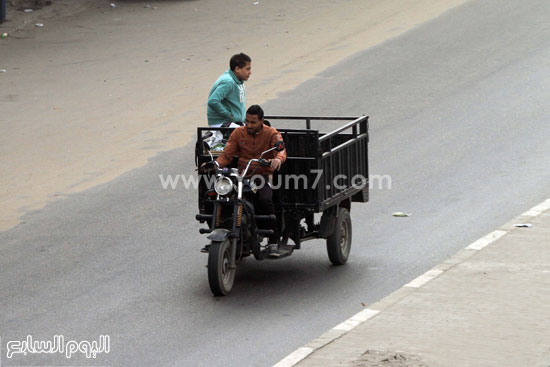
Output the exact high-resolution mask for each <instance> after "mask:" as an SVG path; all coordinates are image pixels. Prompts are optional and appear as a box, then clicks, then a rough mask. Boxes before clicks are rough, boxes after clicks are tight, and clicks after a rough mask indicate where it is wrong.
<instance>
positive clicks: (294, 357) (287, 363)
mask: <svg viewBox="0 0 550 367" xmlns="http://www.w3.org/2000/svg"><path fill="white" fill-rule="evenodd" d="M311 353H313V348H310V347H301V348H298V349H296V350H295V351H294V352H292V353H290V354H289V355H288V356H286V357H285V358H284V359H282V360H281V361H279V363H277V364H276V365H273V367H291V366H294V365H295V364H296V363H298V362H300V361H301V360H303V359H304V358H306V357H307V356H309V355H310V354H311Z"/></svg>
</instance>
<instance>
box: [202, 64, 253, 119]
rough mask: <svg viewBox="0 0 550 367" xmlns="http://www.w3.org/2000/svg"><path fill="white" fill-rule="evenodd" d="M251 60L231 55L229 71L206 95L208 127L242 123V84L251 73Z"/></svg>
mask: <svg viewBox="0 0 550 367" xmlns="http://www.w3.org/2000/svg"><path fill="white" fill-rule="evenodd" d="M251 62H252V60H251V59H250V57H249V56H248V55H246V54H243V53H240V54H237V55H233V57H231V60H230V61H229V70H227V71H226V72H225V73H223V74H222V75H221V76H220V77H219V78H218V80H216V82H215V83H214V85H213V86H212V89H210V94H209V95H208V108H207V117H208V125H220V124H222V123H224V122H228V121H229V122H238V123H241V124H242V123H243V122H244V118H245V103H246V91H245V88H244V82H245V81H247V80H248V78H249V77H250V74H251V73H252V71H251V70H252V66H251Z"/></svg>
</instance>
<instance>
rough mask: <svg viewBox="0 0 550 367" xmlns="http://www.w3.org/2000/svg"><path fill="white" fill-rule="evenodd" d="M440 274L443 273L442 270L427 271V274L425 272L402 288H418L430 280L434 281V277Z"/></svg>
mask: <svg viewBox="0 0 550 367" xmlns="http://www.w3.org/2000/svg"><path fill="white" fill-rule="evenodd" d="M441 273H443V270H439V269H432V270H428V271H427V272H425V273H424V274H422V275H421V276H419V277H418V278H416V279H414V280H412V281H411V282H409V283H407V284H405V285H404V287H409V288H420V287H422V286H423V285H424V284H426V283H428V282H429V281H430V280H432V279H434V278H435V277H437V276H438V275H439V274H441Z"/></svg>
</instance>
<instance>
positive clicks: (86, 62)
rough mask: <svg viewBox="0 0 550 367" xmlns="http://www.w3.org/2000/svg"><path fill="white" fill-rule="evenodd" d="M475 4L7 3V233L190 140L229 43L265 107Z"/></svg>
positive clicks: (3, 217)
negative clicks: (15, 8)
mask: <svg viewBox="0 0 550 367" xmlns="http://www.w3.org/2000/svg"><path fill="white" fill-rule="evenodd" d="M466 1H467V0H418V1H410V2H403V1H400V0H385V1H381V0H372V1H364V0H350V1H345V2H343V1H339V2H335V1H330V0H304V1H299V2H297V1H292V0H279V1H276V2H274V1H266V0H263V1H262V0H260V1H259V2H258V4H256V5H254V2H255V1H252V0H250V1H242V0H224V1H221V0H200V1H197V0H195V1H189V0H188V1H169V0H164V1H161V0H154V1H137V0H127V1H102V0H86V1H84V0H82V1H81V0H70V1H69V0H58V1H54V3H53V5H51V6H48V7H45V8H43V9H41V10H35V11H33V12H32V13H23V12H19V13H17V15H16V16H14V17H13V18H11V19H10V13H9V9H8V18H9V19H10V20H9V21H8V22H6V23H4V24H2V25H0V33H2V32H8V33H9V36H8V37H7V38H5V39H0V70H2V69H3V70H5V72H2V73H0V83H1V85H2V88H1V90H0V110H1V111H2V117H1V118H0V128H1V129H2V134H1V135H0V154H1V157H2V158H1V161H0V177H1V178H2V179H1V182H0V201H1V202H2V207H1V208H0V230H6V229H9V228H10V227H12V226H14V225H16V224H17V223H18V222H19V220H20V219H19V218H20V217H21V216H22V215H24V214H25V213H27V212H29V211H32V210H36V209H38V208H41V207H43V206H44V205H45V204H46V203H48V202H49V201H50V200H55V199H56V198H60V197H63V196H66V195H68V194H70V193H75V192H78V191H82V190H85V189H87V188H89V187H92V186H95V185H97V184H100V183H104V182H108V181H110V180H112V179H113V178H115V177H117V176H119V175H120V174H122V173H124V172H126V171H128V170H130V169H133V168H136V167H139V166H142V165H144V164H145V163H147V160H148V158H150V157H152V156H154V155H155V154H157V153H159V152H162V151H167V150H170V149H174V148H177V147H180V146H182V145H184V144H186V143H187V142H188V141H189V140H190V139H191V138H192V136H193V133H194V131H195V128H196V127H197V126H199V125H204V124H205V102H206V98H207V95H208V91H209V89H210V86H211V84H212V83H213V81H214V80H215V79H216V78H217V77H218V76H219V74H221V73H222V72H223V71H224V70H226V69H227V63H228V60H229V58H230V57H231V55H233V54H234V53H237V52H241V51H242V52H246V53H247V54H249V55H250V56H251V57H252V59H253V63H252V65H253V74H252V76H251V79H250V81H249V82H248V83H247V102H248V104H252V103H258V104H262V103H264V102H265V101H266V100H268V99H272V98H275V97H277V95H278V93H281V92H283V91H285V90H288V89H292V88H294V87H296V86H297V85H298V84H300V83H302V82H304V81H305V80H307V79H309V78H311V77H313V76H314V75H315V74H317V73H319V72H321V71H322V70H324V69H326V68H327V67H329V66H331V65H334V64H335V63H337V62H339V61H341V60H343V59H344V58H346V57H348V56H350V55H352V54H354V53H356V52H358V51H361V50H364V49H366V48H368V47H371V46H374V45H376V44H378V43H381V42H383V41H385V40H388V39H390V38H392V37H395V36H397V35H399V34H401V33H403V32H406V31H407V30H409V29H411V28H412V27H414V26H416V25H418V24H421V23H423V22H425V21H427V20H430V19H433V18H435V17H437V16H439V15H440V14H441V13H443V12H445V11H447V10H449V9H451V8H453V7H455V6H458V5H461V4H462V3H464V2H466ZM112 2H114V3H115V5H116V7H111V6H110V3H112ZM36 23H41V24H43V26H41V27H38V26H36V25H35V24H36ZM283 112H284V111H270V113H283ZM306 112H307V111H306Z"/></svg>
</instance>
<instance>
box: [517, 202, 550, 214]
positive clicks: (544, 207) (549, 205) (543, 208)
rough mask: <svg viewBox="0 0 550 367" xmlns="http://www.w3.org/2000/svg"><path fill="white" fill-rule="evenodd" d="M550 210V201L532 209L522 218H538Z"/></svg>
mask: <svg viewBox="0 0 550 367" xmlns="http://www.w3.org/2000/svg"><path fill="white" fill-rule="evenodd" d="M548 209H550V199H548V200H546V201H544V202H543V203H541V204H539V205H537V206H534V207H532V208H531V209H529V210H528V211H526V212H525V213H523V214H522V216H526V217H536V216H537V215H540V214H542V213H543V212H545V211H546V210H548Z"/></svg>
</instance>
